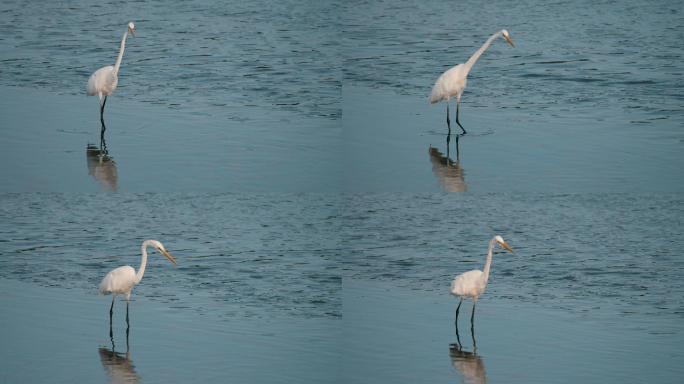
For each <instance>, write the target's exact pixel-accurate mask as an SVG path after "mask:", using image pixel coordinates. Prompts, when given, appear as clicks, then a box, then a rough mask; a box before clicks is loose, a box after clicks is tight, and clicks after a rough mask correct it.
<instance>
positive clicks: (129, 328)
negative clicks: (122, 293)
mask: <svg viewBox="0 0 684 384" xmlns="http://www.w3.org/2000/svg"><path fill="white" fill-rule="evenodd" d="M130 330H131V322H130V321H129V320H128V300H126V353H128V334H129V332H130Z"/></svg>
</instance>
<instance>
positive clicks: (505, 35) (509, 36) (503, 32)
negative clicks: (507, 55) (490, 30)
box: [501, 29, 515, 48]
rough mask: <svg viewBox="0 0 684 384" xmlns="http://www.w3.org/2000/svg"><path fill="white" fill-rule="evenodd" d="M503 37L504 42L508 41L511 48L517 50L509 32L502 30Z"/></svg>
mask: <svg viewBox="0 0 684 384" xmlns="http://www.w3.org/2000/svg"><path fill="white" fill-rule="evenodd" d="M501 36H503V38H504V40H506V42H507V43H508V44H510V45H511V47H513V48H515V44H513V39H511V35H510V34H509V33H508V31H507V30H505V29H502V30H501Z"/></svg>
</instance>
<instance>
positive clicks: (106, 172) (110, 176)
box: [86, 139, 119, 192]
mask: <svg viewBox="0 0 684 384" xmlns="http://www.w3.org/2000/svg"><path fill="white" fill-rule="evenodd" d="M86 160H87V164H88V174H89V175H90V176H92V177H93V178H94V179H95V180H97V182H98V183H99V184H100V185H101V186H102V187H103V188H104V189H105V190H108V191H111V192H116V190H117V186H118V182H119V173H118V171H117V169H116V163H115V162H114V159H112V157H111V156H110V155H109V151H108V150H107V143H106V142H105V141H104V139H103V140H100V146H99V147H98V146H96V145H95V144H90V143H89V144H88V145H87V146H86Z"/></svg>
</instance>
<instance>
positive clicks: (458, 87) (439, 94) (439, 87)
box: [429, 29, 515, 133]
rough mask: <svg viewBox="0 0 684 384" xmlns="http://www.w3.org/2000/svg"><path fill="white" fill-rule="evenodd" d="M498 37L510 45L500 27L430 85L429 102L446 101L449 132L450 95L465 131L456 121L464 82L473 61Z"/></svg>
mask: <svg viewBox="0 0 684 384" xmlns="http://www.w3.org/2000/svg"><path fill="white" fill-rule="evenodd" d="M499 37H503V38H504V40H506V42H507V43H508V44H510V45H511V46H512V47H515V45H513V40H512V39H511V36H510V34H509V33H508V31H507V30H505V29H502V30H500V31H498V32H496V33H495V34H493V35H492V36H490V37H489V39H487V41H485V43H484V44H482V46H481V47H480V49H478V50H477V51H476V52H475V53H474V54H473V55H472V56H471V57H470V58H469V59H468V61H466V62H465V63H463V64H458V65H456V66H455V67H452V68H449V69H448V70H447V71H446V72H444V73H442V74H441V75H440V76H439V77H438V78H437V81H435V85H434V86H433V87H432V92H431V93H430V97H429V100H430V103H432V104H434V103H437V102H440V101H446V102H447V125H448V126H449V132H451V123H450V122H449V101H450V100H451V98H452V97H455V98H456V124H458V126H459V127H461V129H462V130H463V133H466V131H465V129H464V128H463V126H462V125H461V123H460V122H459V121H458V110H459V106H460V104H461V96H462V95H463V91H464V90H465V87H466V84H467V83H468V73H470V69H471V68H472V67H473V65H475V62H476V61H477V60H478V59H479V58H480V56H482V54H483V53H484V51H486V50H487V48H489V46H490V45H491V44H492V42H494V40H496V39H497V38H499Z"/></svg>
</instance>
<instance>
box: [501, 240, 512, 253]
mask: <svg viewBox="0 0 684 384" xmlns="http://www.w3.org/2000/svg"><path fill="white" fill-rule="evenodd" d="M499 244H500V245H501V248H503V249H505V250H507V251H508V252H510V253H515V252H513V248H511V247H510V246H509V245H508V244H506V242H505V241H504V242H503V243H499Z"/></svg>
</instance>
